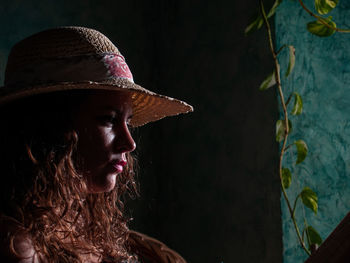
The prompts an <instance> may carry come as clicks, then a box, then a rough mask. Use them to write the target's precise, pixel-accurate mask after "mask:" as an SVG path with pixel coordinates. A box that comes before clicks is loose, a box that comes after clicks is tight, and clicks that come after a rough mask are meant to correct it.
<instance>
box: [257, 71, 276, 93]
mask: <svg viewBox="0 0 350 263" xmlns="http://www.w3.org/2000/svg"><path fill="white" fill-rule="evenodd" d="M275 84H276V78H275V72H272V73H271V74H270V75H268V76H267V78H266V79H265V80H264V81H263V82H262V83H261V84H260V87H259V90H267V89H269V88H271V87H272V86H274V85H275Z"/></svg>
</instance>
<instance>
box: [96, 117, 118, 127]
mask: <svg viewBox="0 0 350 263" xmlns="http://www.w3.org/2000/svg"><path fill="white" fill-rule="evenodd" d="M99 119H100V121H101V122H102V124H104V125H107V124H108V125H113V124H115V123H116V121H117V117H116V116H114V115H104V116H101V117H100V118H99Z"/></svg>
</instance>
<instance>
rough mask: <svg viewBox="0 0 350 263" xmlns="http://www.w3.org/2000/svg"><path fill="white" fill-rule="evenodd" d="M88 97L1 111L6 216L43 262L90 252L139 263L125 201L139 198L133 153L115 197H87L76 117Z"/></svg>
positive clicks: (35, 101) (50, 98) (43, 98)
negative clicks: (131, 241)
mask: <svg viewBox="0 0 350 263" xmlns="http://www.w3.org/2000/svg"><path fill="white" fill-rule="evenodd" d="M86 94H87V93H86V91H84V92H82V91H69V92H59V93H54V94H46V95H38V96H35V97H32V98H29V99H22V100H19V101H17V102H15V103H11V104H10V105H5V106H2V107H1V108H0V117H1V118H0V120H1V122H2V124H3V125H2V127H3V128H2V129H1V130H0V164H1V171H0V172H1V176H2V178H3V180H4V181H5V182H4V183H2V184H1V186H0V191H1V192H0V196H1V200H2V202H1V204H0V212H1V216H3V217H11V218H14V219H15V220H17V221H19V222H20V224H21V226H23V228H24V230H25V232H26V233H28V234H29V235H30V237H31V239H32V243H33V247H34V249H35V251H36V254H37V255H38V256H39V258H40V259H41V261H45V260H48V261H49V262H82V258H81V255H83V254H85V253H86V254H89V253H92V254H97V255H103V258H101V259H102V260H103V261H104V262H120V261H122V260H125V261H131V260H135V259H136V258H135V257H134V256H133V255H131V254H130V253H129V252H128V248H127V247H126V240H127V236H128V227H127V221H128V219H127V218H126V217H125V216H124V205H123V203H124V198H125V196H126V195H129V196H130V195H131V196H135V195H137V194H138V191H137V184H136V182H135V178H134V177H135V175H134V160H133V158H132V157H131V155H130V154H127V160H128V164H127V166H126V169H124V171H123V173H122V174H120V175H118V177H117V182H116V187H115V188H114V189H113V190H112V191H110V192H106V193H94V194H89V193H87V191H85V190H86V183H85V180H83V177H82V175H81V174H79V173H78V172H77V166H78V165H79V156H77V151H76V148H77V142H78V139H79V138H78V135H77V133H76V132H75V131H74V130H73V128H72V119H71V116H72V112H73V111H74V110H75V109H76V108H77V106H78V105H79V104H80V102H82V100H83V99H84V98H85V96H86ZM11 238H12V240H13V238H14V234H13V235H12V237H11ZM12 243H13V242H12ZM10 249H11V250H12V252H13V253H15V251H14V248H13V246H12V247H10Z"/></svg>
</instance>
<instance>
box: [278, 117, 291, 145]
mask: <svg viewBox="0 0 350 263" xmlns="http://www.w3.org/2000/svg"><path fill="white" fill-rule="evenodd" d="M288 128H289V133H291V132H292V122H291V121H290V120H288ZM285 132H286V126H285V122H284V120H278V121H277V122H276V141H277V142H281V141H282V140H283V138H284V134H285Z"/></svg>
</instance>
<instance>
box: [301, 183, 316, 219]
mask: <svg viewBox="0 0 350 263" xmlns="http://www.w3.org/2000/svg"><path fill="white" fill-rule="evenodd" d="M300 197H301V200H302V201H303V204H304V205H305V206H306V207H308V208H310V209H311V210H312V211H313V212H314V213H315V214H317V208H318V204H317V200H318V198H317V195H316V194H315V192H314V191H312V190H311V189H310V188H309V187H305V188H304V189H303V191H301V193H300Z"/></svg>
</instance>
